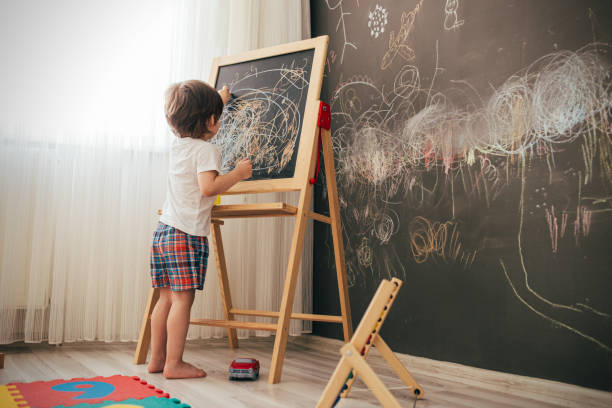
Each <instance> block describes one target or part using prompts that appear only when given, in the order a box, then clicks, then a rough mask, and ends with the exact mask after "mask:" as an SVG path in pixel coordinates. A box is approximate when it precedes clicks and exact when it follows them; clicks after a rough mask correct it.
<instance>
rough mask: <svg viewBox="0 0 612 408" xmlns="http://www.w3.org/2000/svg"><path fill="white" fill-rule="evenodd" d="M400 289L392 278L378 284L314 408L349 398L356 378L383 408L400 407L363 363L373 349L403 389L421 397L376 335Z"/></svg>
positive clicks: (413, 383)
mask: <svg viewBox="0 0 612 408" xmlns="http://www.w3.org/2000/svg"><path fill="white" fill-rule="evenodd" d="M401 286H402V281H401V280H399V279H397V278H393V279H392V280H391V281H388V280H386V279H384V280H383V281H382V282H381V284H380V286H379V287H378V290H377V291H376V293H375V294H374V297H373V298H372V301H371V302H370V305H369V306H368V309H367V310H366V312H365V314H364V315H363V318H362V319H361V322H360V323H359V326H358V327H357V330H356V331H355V335H354V336H353V338H352V339H351V341H350V343H348V344H346V345H344V346H343V347H342V348H341V349H340V354H341V355H342V358H341V359H340V362H339V363H338V365H337V366H336V370H335V371H334V373H333V374H332V377H331V379H330V380H329V382H328V383H327V386H326V387H325V390H324V391H323V395H322V396H321V399H320V400H319V403H318V404H317V408H329V407H333V406H335V405H336V404H337V403H338V401H340V398H341V397H343V398H346V397H348V394H349V392H350V390H351V386H352V385H353V382H354V381H355V378H356V376H357V375H359V376H360V377H361V378H362V379H363V382H364V383H365V384H366V385H367V386H368V388H369V389H370V390H371V391H372V393H374V395H375V396H376V398H377V399H378V401H380V403H381V404H382V405H383V406H384V407H397V408H399V407H400V404H399V403H398V402H397V400H396V399H395V397H393V395H392V394H391V393H390V392H389V390H388V389H387V387H385V385H384V384H383V382H382V381H381V380H380V379H379V378H378V376H377V375H376V373H375V372H374V370H372V368H371V367H370V366H369V365H368V363H366V360H365V359H366V357H367V355H368V351H369V350H370V348H371V347H372V345H374V346H376V348H377V349H378V351H379V352H380V354H381V355H382V357H383V358H384V359H385V361H386V362H387V363H388V364H389V365H390V366H391V368H392V369H393V370H394V371H395V372H396V373H397V375H398V376H399V377H400V379H401V380H402V382H403V383H404V384H405V385H406V387H408V388H409V389H411V390H412V393H413V394H414V396H415V398H422V397H423V390H422V388H421V387H420V386H419V384H417V382H416V381H415V380H414V378H412V375H410V373H409V372H408V370H407V369H406V368H405V367H404V366H403V365H402V363H401V362H400V361H399V359H398V358H397V357H395V355H394V354H393V351H392V350H391V349H390V348H389V346H387V344H386V343H385V342H384V341H383V339H382V337H380V335H379V332H380V328H381V326H382V324H383V323H384V321H385V318H386V317H387V314H388V313H389V309H390V308H391V305H392V304H393V301H394V300H395V298H396V296H397V292H398V291H399V289H400V287H401Z"/></svg>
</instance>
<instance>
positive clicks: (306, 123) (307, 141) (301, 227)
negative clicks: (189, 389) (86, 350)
mask: <svg viewBox="0 0 612 408" xmlns="http://www.w3.org/2000/svg"><path fill="white" fill-rule="evenodd" d="M328 41H329V39H328V37H327V36H321V37H317V38H314V39H311V40H305V41H299V42H296V43H291V44H285V45H281V46H278V47H271V48H267V49H263V50H255V51H251V52H248V53H245V54H241V55H239V56H234V57H223V58H217V59H215V61H214V63H213V69H212V73H211V81H210V82H211V83H213V84H214V83H216V76H217V72H218V68H219V67H220V66H223V65H229V64H235V63H240V62H244V61H250V60H255V59H260V58H266V57H270V56H274V55H281V54H287V53H291V52H296V51H302V50H307V49H312V48H314V49H315V53H314V57H313V65H312V71H311V79H310V87H309V90H308V94H307V100H306V107H305V113H304V120H303V126H302V132H301V135H300V144H299V150H298V157H297V162H296V170H295V174H294V177H293V178H288V179H273V180H256V181H245V182H241V183H238V184H237V185H236V186H234V187H233V188H232V189H230V190H229V191H228V192H227V193H226V194H244V193H267V192H281V191H299V192H300V198H299V203H298V206H297V207H294V206H291V205H288V204H286V203H258V204H236V205H218V206H215V207H214V208H213V211H212V243H213V247H214V251H215V256H216V263H217V272H218V274H219V289H220V291H221V296H222V300H223V308H224V313H225V320H212V319H199V318H195V319H192V320H191V322H190V323H191V324H197V325H205V326H218V327H226V328H227V329H228V342H229V346H230V347H232V348H235V347H238V338H237V336H236V329H249V330H268V331H273V332H275V333H276V336H275V340H274V350H273V354H272V361H271V364H270V372H269V377H268V382H269V383H270V384H276V383H278V382H280V379H281V375H282V368H283V361H284V358H285V349H286V346H287V336H288V334H289V323H290V319H299V320H311V321H321V322H329V323H339V324H342V329H343V334H344V339H345V342H348V341H349V339H350V338H351V336H352V334H353V329H352V322H351V312H350V304H349V297H348V286H347V279H346V265H345V259H344V244H343V242H342V229H341V224H340V209H339V206H338V190H337V185H336V172H335V164H334V154H333V147H332V141H331V132H330V129H329V126H327V128H326V127H324V126H319V125H320V123H321V122H319V121H318V113H319V109H320V107H322V106H323V105H322V104H321V102H320V101H319V100H318V98H319V93H320V89H321V81H322V78H323V69H324V62H325V55H326V52H327V43H328ZM326 109H327V110H329V105H327V108H326ZM329 113H330V112H329V111H328V112H327V114H329ZM327 123H328V124H329V122H327ZM319 135H320V142H321V148H322V153H323V160H324V163H325V179H326V183H327V191H328V199H329V213H330V215H329V216H326V215H322V214H317V213H314V212H312V211H310V210H309V204H310V201H311V199H312V192H313V188H314V186H313V185H312V184H311V183H310V182H309V180H310V178H311V177H312V176H313V175H314V171H315V163H316V157H317V155H318V154H319V147H318V146H319V145H318V137H319ZM282 216H295V217H296V221H295V227H294V232H293V239H292V244H291V249H290V253H289V263H288V266H287V272H286V275H285V282H284V287H283V293H282V299H281V307H280V311H278V312H275V311H261V310H245V309H236V308H234V307H233V304H232V299H231V294H230V290H229V279H228V274H227V266H226V262H225V252H224V248H223V240H222V237H221V225H223V221H222V219H223V218H253V217H282ZM308 218H311V219H314V220H317V221H320V222H324V223H327V224H330V226H331V229H332V237H333V244H334V255H335V260H336V275H337V280H338V292H339V299H340V309H341V314H340V315H339V316H330V315H316V314H305V313H292V307H293V299H294V295H295V288H296V284H297V277H298V273H299V266H300V262H301V257H302V252H303V244H304V234H305V230H306V224H307V221H308ZM158 292H159V290H158V289H152V290H151V293H150V295H149V299H148V303H147V307H146V310H145V314H144V317H143V321H142V326H141V331H140V337H139V340H138V346H137V349H136V353H135V355H134V363H135V364H143V363H144V362H145V360H146V356H147V352H148V349H149V345H150V337H151V320H150V319H151V313H152V311H153V307H154V305H155V303H156V302H157V300H158V299H159V293H158ZM237 315H245V316H264V317H273V318H277V319H278V320H277V322H276V323H257V322H243V321H237V320H235V316H237Z"/></svg>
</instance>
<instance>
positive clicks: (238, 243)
mask: <svg viewBox="0 0 612 408" xmlns="http://www.w3.org/2000/svg"><path fill="white" fill-rule="evenodd" d="M305 4H306V6H304V7H303V6H302V2H300V1H297V0H296V1H282V0H273V1H261V2H260V1H247V0H238V1H163V0H146V1H145V0H130V1H119V0H105V1H82V0H56V1H53V2H48V1H43V0H21V1H19V2H2V3H1V4H0V58H1V59H2V63H1V64H0V194H1V197H2V199H1V200H0V344H6V343H10V342H14V341H20V340H25V341H28V342H39V341H43V340H48V341H49V342H50V343H60V342H69V341H78V340H105V341H115V340H122V341H130V340H131V341H133V340H136V339H137V337H138V331H139V329H140V323H141V319H142V314H143V312H144V306H145V302H146V299H147V295H148V292H149V287H150V278H149V275H148V269H149V266H148V251H149V245H150V240H151V236H152V232H153V230H154V228H155V225H156V222H157V218H158V216H157V214H156V211H157V209H158V208H161V206H162V204H163V200H164V197H165V188H166V186H165V182H166V170H167V146H168V143H169V141H170V140H171V137H173V136H171V134H170V133H169V131H168V128H167V125H166V123H165V120H164V117H163V93H164V90H165V89H166V87H167V86H168V85H169V84H170V83H171V82H174V81H177V80H182V79H188V78H200V79H204V80H207V79H208V74H209V69H210V63H211V59H212V58H213V57H215V56H218V55H228V54H233V53H237V52H242V51H245V50H248V49H253V48H258V47H263V46H269V45H274V44H279V43H283V42H287V41H295V40H299V39H302V38H303V33H302V27H309V11H308V8H307V2H305ZM303 18H304V19H305V20H304V21H305V23H304V24H303V22H302V19H303ZM287 196H290V194H282V195H278V194H276V195H268V197H264V198H261V197H248V198H247V200H249V202H253V201H255V200H262V199H267V200H279V199H286V200H291V199H293V200H295V198H294V197H287ZM231 200H243V199H241V198H237V197H232V198H231ZM227 202H229V200H228V201H227ZM266 221H270V220H261V222H260V221H254V222H247V221H233V222H231V223H227V225H226V226H224V227H223V234H224V235H223V237H224V241H225V242H226V246H227V248H228V249H227V252H228V253H227V256H228V267H229V273H230V280H231V283H230V285H231V288H232V296H233V301H234V304H235V306H236V307H240V308H257V309H265V310H278V309H279V307H280V294H281V291H282V283H283V278H284V274H285V268H286V263H287V256H288V248H289V245H290V241H291V232H292V228H293V221H292V220H286V221H285V220H283V221H278V220H273V221H271V222H266ZM261 236H266V240H262V239H258V237H261ZM268 237H272V239H268ZM310 237H311V236H310ZM264 241H265V242H264ZM307 242H309V245H307V247H306V249H305V251H304V255H305V257H304V258H305V259H304V262H303V266H302V267H303V270H304V271H306V273H302V274H301V276H302V278H303V279H302V281H301V282H300V284H301V285H300V287H298V292H297V294H296V302H295V306H294V310H296V311H303V312H308V311H309V310H310V308H311V306H310V304H311V298H310V292H311V284H310V282H311V273H310V270H311V265H312V263H311V252H312V250H311V242H312V238H310V239H309V240H307ZM208 265H209V268H208V273H207V277H206V284H205V288H204V291H203V292H201V293H200V292H199V293H198V295H197V297H196V302H195V304H194V307H193V315H194V316H202V317H204V316H207V317H211V318H223V314H222V307H221V299H220V296H219V289H218V283H217V271H216V266H215V262H214V254H213V253H212V251H211V254H210V261H209V264H208ZM302 294H304V295H303V296H302ZM309 327H310V326H309V323H308V322H306V323H302V322H293V323H292V330H291V333H292V334H294V335H295V334H299V333H301V332H303V331H304V330H309ZM224 334H225V330H223V329H220V328H211V327H192V328H191V329H190V332H189V336H190V338H195V337H210V336H223V335H224ZM249 334H253V333H248V332H247V331H241V332H239V335H241V336H243V337H244V336H246V335H249ZM257 334H258V335H269V334H268V333H267V332H264V333H257Z"/></svg>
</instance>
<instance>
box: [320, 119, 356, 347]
mask: <svg viewBox="0 0 612 408" xmlns="http://www.w3.org/2000/svg"><path fill="white" fill-rule="evenodd" d="M321 144H322V146H323V159H324V160H325V179H326V180H327V193H328V197H329V216H330V218H331V230H332V237H333V241H334V255H335V258H336V275H337V279H338V292H339V294H340V311H341V313H342V329H343V332H344V342H345V343H348V342H349V340H350V339H351V337H352V336H353V323H352V320H351V307H350V303H349V295H348V284H347V282H346V263H345V259H344V243H343V240H342V228H341V226H340V208H339V205H338V188H337V185H336V169H335V167H334V150H333V146H332V142H331V133H330V131H329V130H326V129H321Z"/></svg>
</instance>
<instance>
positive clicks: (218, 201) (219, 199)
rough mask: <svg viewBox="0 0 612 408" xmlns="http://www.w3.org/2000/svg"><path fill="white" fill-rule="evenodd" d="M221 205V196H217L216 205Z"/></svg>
mask: <svg viewBox="0 0 612 408" xmlns="http://www.w3.org/2000/svg"><path fill="white" fill-rule="evenodd" d="M219 204H221V196H220V195H219V194H217V199H216V200H215V205H219Z"/></svg>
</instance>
